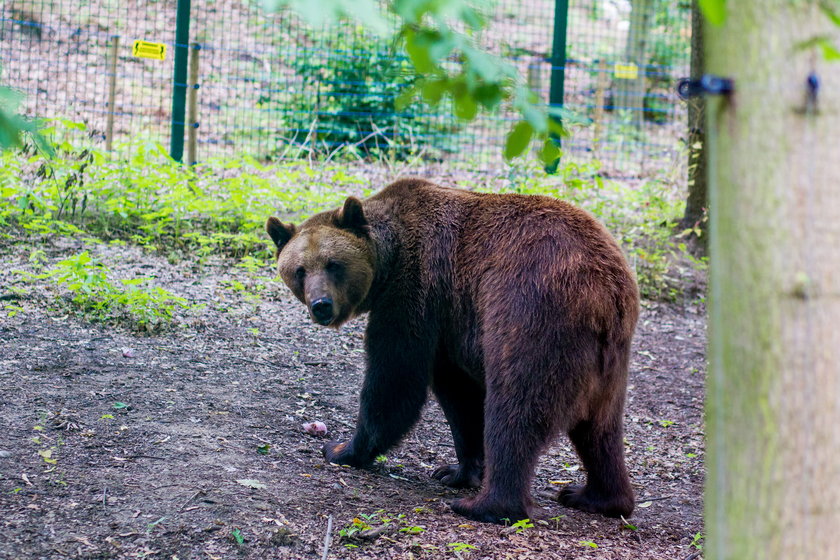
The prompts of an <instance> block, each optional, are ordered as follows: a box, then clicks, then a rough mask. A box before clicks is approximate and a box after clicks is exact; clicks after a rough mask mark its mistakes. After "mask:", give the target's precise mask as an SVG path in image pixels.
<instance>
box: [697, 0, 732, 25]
mask: <svg viewBox="0 0 840 560" xmlns="http://www.w3.org/2000/svg"><path fill="white" fill-rule="evenodd" d="M698 5H699V6H700V11H701V12H703V15H704V16H706V20H707V21H708V22H709V23H712V24H714V25H721V24H723V22H724V21H726V0H698Z"/></svg>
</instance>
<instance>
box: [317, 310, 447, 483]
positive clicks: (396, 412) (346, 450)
mask: <svg viewBox="0 0 840 560" xmlns="http://www.w3.org/2000/svg"><path fill="white" fill-rule="evenodd" d="M430 340H431V337H418V336H417V334H416V333H413V332H410V331H409V330H408V329H407V328H403V326H402V325H399V324H394V323H391V322H387V323H385V322H384V321H382V320H380V319H379V318H378V317H376V316H375V315H374V314H373V313H371V316H370V319H369V321H368V328H367V333H366V336H365V346H366V349H367V358H368V366H367V371H366V373H365V380H364V384H363V385H362V392H361V402H360V405H359V416H358V419H357V422H356V432H355V433H354V434H353V437H352V438H351V439H350V441H346V442H329V443H327V444H325V445H324V449H323V451H324V457H325V458H326V459H327V461H329V462H331V463H336V464H339V465H350V466H353V467H359V468H365V467H369V466H370V465H371V464H372V463H373V461H374V459H375V458H376V457H377V456H379V455H381V454H382V453H385V452H387V451H388V450H389V449H391V448H392V447H393V446H394V445H396V444H397V443H398V442H399V441H400V439H401V438H402V437H403V436H404V435H405V434H406V433H407V432H408V430H410V429H411V427H412V426H413V425H414V423H415V422H417V420H418V419H419V418H420V411H421V410H422V408H423V403H425V402H426V396H427V393H428V388H429V383H430V378H431V369H432V361H433V344H431V342H430Z"/></svg>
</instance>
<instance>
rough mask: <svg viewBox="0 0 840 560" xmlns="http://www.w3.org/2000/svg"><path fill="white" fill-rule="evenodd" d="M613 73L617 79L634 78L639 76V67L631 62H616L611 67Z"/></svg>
mask: <svg viewBox="0 0 840 560" xmlns="http://www.w3.org/2000/svg"><path fill="white" fill-rule="evenodd" d="M613 74H615V77H616V78H618V79H619V80H635V79H636V78H638V77H639V67H638V66H636V65H635V64H633V63H632V62H628V63H626V64H623V63H621V62H616V63H615V66H614V67H613Z"/></svg>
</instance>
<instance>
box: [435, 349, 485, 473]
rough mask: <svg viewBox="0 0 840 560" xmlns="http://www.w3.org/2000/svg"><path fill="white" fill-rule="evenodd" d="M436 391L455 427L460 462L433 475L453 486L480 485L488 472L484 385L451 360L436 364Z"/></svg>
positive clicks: (449, 420) (451, 425)
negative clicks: (483, 476) (485, 449)
mask: <svg viewBox="0 0 840 560" xmlns="http://www.w3.org/2000/svg"><path fill="white" fill-rule="evenodd" d="M432 390H433V391H434V393H435V396H436V397H437V400H438V403H439V404H440V407H441V408H442V409H443V413H444V415H445V416H446V420H447V421H448V422H449V428H450V429H451V430H452V439H453V441H454V443H455V455H456V456H457V457H458V464H457V465H441V466H440V467H438V468H437V469H435V471H434V472H433V473H432V478H436V479H437V480H440V481H441V482H442V483H443V484H445V485H447V486H451V487H453V488H477V487H479V486H480V485H481V477H482V474H483V471H484V388H483V387H482V386H481V385H480V384H479V383H477V382H476V381H474V380H473V379H471V378H470V377H469V375H468V374H467V373H466V372H465V371H463V370H462V369H460V368H459V367H458V366H456V365H455V364H453V363H452V362H450V361H449V360H447V359H445V358H443V357H439V358H438V360H437V363H436V364H435V370H434V376H433V380H432Z"/></svg>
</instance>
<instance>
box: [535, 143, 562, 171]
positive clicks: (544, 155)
mask: <svg viewBox="0 0 840 560" xmlns="http://www.w3.org/2000/svg"><path fill="white" fill-rule="evenodd" d="M562 153H563V152H561V151H560V147H559V146H558V145H557V142H555V141H554V140H553V139H552V138H546V140H545V142H544V143H543V147H542V150H540V161H542V162H543V164H545V165H552V164H554V163H556V162H557V160H558V159H560V156H561V155H562Z"/></svg>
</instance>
